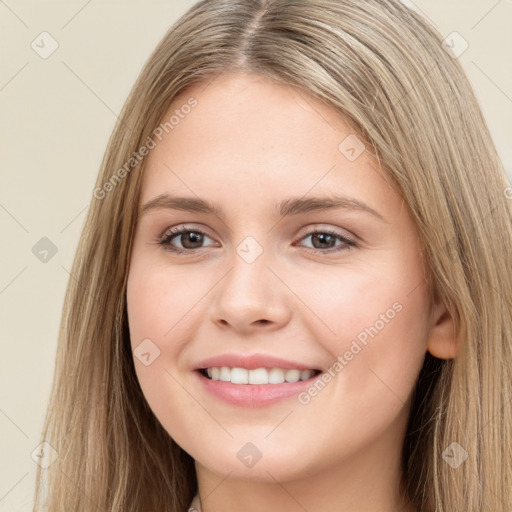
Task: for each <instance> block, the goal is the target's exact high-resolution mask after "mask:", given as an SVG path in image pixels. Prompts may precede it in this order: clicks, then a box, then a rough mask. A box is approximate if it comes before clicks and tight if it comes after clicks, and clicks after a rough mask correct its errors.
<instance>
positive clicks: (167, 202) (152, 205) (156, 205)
mask: <svg viewBox="0 0 512 512" xmlns="http://www.w3.org/2000/svg"><path fill="white" fill-rule="evenodd" d="M276 207H277V205H276ZM157 209H168V210H181V211H186V212H199V213H207V214H213V215H215V216H217V217H219V218H220V219H221V220H222V221H225V215H224V213H223V211H222V210H221V209H220V208H219V207H218V206H216V205H214V204H212V203H210V202H209V201H205V200H204V199H200V198H198V197H176V196H170V195H169V194H160V195H158V196H156V197H154V198H153V199H151V200H149V201H148V202H147V203H145V204H144V205H143V206H142V207H141V209H140V214H141V216H143V215H145V214H146V213H148V212H150V211H153V210H157ZM277 209H278V210H279V214H280V215H281V217H285V216H287V215H300V214H303V213H309V212H315V211H326V210H335V209H343V210H350V211H360V212H365V213H369V214H371V215H373V216H374V217H376V218H377V219H379V220H381V221H383V222H385V223H386V224H389V221H388V220H386V218H385V217H384V216H383V215H381V214H380V213H379V212H377V211H376V210H374V209H373V208H371V207H370V206H368V205H367V204H366V203H363V202H362V201H360V200H358V199H355V198H353V197H347V196H339V195H331V196H323V197H292V198H289V199H285V200H283V201H282V202H281V203H280V204H279V207H278V208H277Z"/></svg>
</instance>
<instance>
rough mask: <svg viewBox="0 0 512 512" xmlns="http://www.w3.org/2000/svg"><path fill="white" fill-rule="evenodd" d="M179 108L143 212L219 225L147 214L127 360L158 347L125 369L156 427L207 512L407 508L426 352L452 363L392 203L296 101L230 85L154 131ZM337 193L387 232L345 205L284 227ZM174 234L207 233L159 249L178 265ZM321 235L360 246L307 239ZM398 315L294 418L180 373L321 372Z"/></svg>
mask: <svg viewBox="0 0 512 512" xmlns="http://www.w3.org/2000/svg"><path fill="white" fill-rule="evenodd" d="M190 97H194V98H195V99H196V100H197V102H198V103H197V106H196V107H195V108H194V109H193V110H192V111H191V112H190V113H189V114H188V115H186V116H184V118H183V119H180V122H179V124H178V125H177V126H175V127H174V128H173V130H171V131H169V133H168V134H166V135H165V137H164V138H163V140H162V141H161V142H159V143H158V145H157V146H156V147H155V148H154V149H152V150H151V152H150V154H149V155H148V157H147V158H148V160H147V165H146V169H145V174H144V177H143V183H142V189H141V197H140V204H139V207H140V208H141V211H142V206H143V205H144V204H146V203H147V202H149V201H150V200H152V199H153V198H155V197H157V196H159V195H161V194H169V195H173V196H187V197H193V198H196V199H197V198H201V199H204V200H206V201H209V202H211V203H213V204H214V205H216V207H217V208H218V210H219V211H220V212H222V213H221V214H220V213H219V214H212V213H206V212H192V211H191V212H188V211H180V210H172V209H167V208H154V209H151V210H148V211H147V212H146V213H144V214H143V215H142V216H141V217H140V219H139V222H138V224H137V228H136V232H135V235H134V244H133V251H132V256H131V261H130V269H129V275H128V285H127V303H128V318H129V326H130V337H131V344H132V348H133V349H136V347H137V346H138V345H139V344H140V343H141V342H142V341H143V340H145V339H149V340H151V343H154V345H155V346H156V347H158V349H159V350H160V354H159V356H158V357H156V359H154V361H153V362H152V363H151V364H149V365H145V364H143V363H142V362H141V361H140V360H139V359H138V358H137V357H135V358H134V362H135V369H136V373H137V377H138V379H139V382H140V385H141V387H142V390H143V392H144V395H145V397H146V399H147V401H148V403H149V405H150V407H151V409H152V410H153V412H154V413H155V415H156V416H157V418H158V419H159V421H160V422H161V424H162V425H163V427H164V428H165V429H166V430H167V432H168V433H169V435H170V436H172V437H173V438H174V440H175V441H176V442H177V443H178V444H179V445H180V446H181V447H182V448H183V449H184V450H185V451H186V452H188V453H189V454H190V455H191V456H192V457H193V458H194V459H195V461H196V462H195V465H196V472H197V477H198V484H199V494H200V497H201V500H202V507H203V511H204V512H213V511H223V512H229V511H239V510H244V511H246V512H260V511H262V510H265V511H266V512H274V511H279V512H282V511H283V510H287V511H289V512H295V511H297V512H298V511H303V510H308V511H310V512H313V511H319V510H322V511H323V512H328V511H332V512H334V511H336V512H338V511H341V510H342V511H344V512H361V511H365V512H397V511H399V510H403V511H406V510H407V511H409V510H412V509H411V508H409V504H408V503H405V502H404V500H402V499H401V497H400V495H399V492H398V488H399V487H398V483H399V480H400V467H399V464H400V451H401V448H402V445H403V439H404V435H405V430H406V425H407V420H408V414H409V408H410V396H411V392H412V390H413V387H414V384H415V382H416V379H417V376H418V374H419V371H420V369H421V365H422V362H423V358H424V356H425V353H426V352H427V351H430V352H431V353H432V354H433V355H435V356H436V357H439V358H451V357H454V356H455V355H456V351H457V346H456V342H455V339H454V331H453V321H452V318H451V317H450V315H449V314H448V312H447V310H446V308H445V306H444V305H443V304H436V305H435V308H433V310H432V311H431V310H430V308H429V286H428V283H427V281H426V279H425V278H424V276H425V267H424V261H423V258H422V253H421V250H420V243H419V239H418V236H417V231H416V227H415V224H414V222H413V220H412V217H411V215H410V213H409V211H408V209H407V207H406V205H405V203H404V201H403V199H402V198H401V197H400V195H399V194H398V192H397V191H396V188H395V187H393V186H392V185H391V180H390V178H389V176H386V174H385V173H384V171H383V170H381V169H380V168H379V167H378V165H377V163H376V161H375V160H374V159H373V158H372V157H371V156H370V155H369V153H368V152H366V151H364V152H363V153H362V154H361V155H360V156H358V157H357V158H356V159H354V160H353V161H351V159H352V158H353V154H352V153H353V152H348V153H347V152H346V151H345V152H344V150H343V148H345V146H343V145H342V150H341V151H340V149H339V146H340V143H342V142H343V141H344V140H345V139H346V137H347V136H350V135H354V134H353V132H352V130H350V128H349V127H348V125H347V124H346V123H345V122H344V121H343V119H342V117H341V116H340V115H339V114H338V113H336V112H334V111H333V110H332V109H330V108H328V107H327V106H326V105H324V104H322V103H320V102H319V101H317V100H316V99H314V98H313V97H312V96H310V95H308V94H306V93H304V92H299V91H298V90H295V89H292V88H290V87H287V86H284V85H280V84H277V83H275V82H273V81H270V80H269V79H267V78H264V77H262V76H259V75H256V74H250V73H242V72H238V73H226V74H223V75H220V76H219V77H217V78H216V79H214V80H213V81H212V82H208V83H202V84H195V85H194V86H192V87H191V88H189V89H187V90H186V91H182V93H181V94H180V95H179V96H178V97H176V98H175V100H174V101H173V103H172V105H171V106H170V108H169V111H168V114H166V116H165V119H169V117H170V116H171V115H172V113H173V112H174V111H175V110H176V109H177V108H178V109H179V108H180V107H181V105H184V104H185V103H186V102H187V100H188V99H189V98H190ZM350 140H354V139H350ZM347 155H348V156H349V157H350V158H347ZM126 179H130V178H126ZM332 194H337V195H343V196H349V197H351V198H353V199H357V200H358V201H361V202H364V203H365V204H366V205H368V206H369V207H370V208H372V209H373V210H375V211H376V212H378V213H379V214H380V215H381V216H382V217H383V219H381V218H379V217H378V216H375V215H372V214H370V213H368V212H365V211H361V210H349V209H346V208H338V209H333V210H325V211H310V212H306V213H300V214H296V215H293V214H289V215H286V216H284V217H282V218H281V217H280V215H279V208H278V206H276V205H279V203H280V202H281V201H284V200H285V199H290V198H306V197H319V196H329V195H332ZM217 213H218V212H217ZM181 227H186V228H187V229H189V230H190V231H191V232H192V233H194V232H196V231H194V230H197V229H199V230H200V231H203V232H204V233H205V236H204V237H203V238H201V237H200V235H197V234H196V235H193V234H192V235H191V233H188V236H187V235H177V236H174V238H171V239H169V238H167V246H171V247H175V248H178V249H182V250H183V251H185V252H182V253H179V254H177V253H173V252H171V251H170V250H168V249H166V246H164V245H161V244H159V243H158V242H159V241H160V240H162V238H165V235H166V234H169V229H170V228H181ZM325 229H327V230H329V231H331V230H334V231H335V232H336V233H337V234H339V236H341V237H346V238H350V239H352V240H354V241H355V242H356V245H355V246H351V245H348V244H347V243H345V242H343V241H342V240H340V239H338V238H337V236H331V237H329V236H328V235H323V237H322V235H320V237H319V238H318V237H316V238H315V236H314V235H312V234H311V233H312V232H313V231H314V230H318V231H320V232H322V230H325ZM247 237H252V239H254V240H255V241H256V242H257V244H258V245H254V246H247V247H252V249H250V250H252V251H255V250H257V249H255V248H254V247H261V249H262V252H261V254H259V256H258V257H257V258H256V259H255V260H254V261H253V262H251V263H248V262H247V261H246V260H245V259H244V258H242V257H241V256H240V252H239V250H240V247H244V245H243V244H242V245H240V244H241V243H242V242H244V241H247V240H246V239H247ZM237 248H238V250H237ZM253 254H254V253H253ZM395 303H398V304H399V305H401V310H400V312H398V313H397V314H396V315H394V318H392V319H391V320H389V321H388V322H386V323H385V326H384V327H383V328H381V329H379V330H378V334H377V335H374V336H373V337H368V343H367V345H366V346H364V348H363V349H362V350H360V351H359V352H358V353H357V354H356V355H354V357H353V358H352V359H351V360H350V361H348V362H347V364H346V365H344V366H343V369H342V371H339V372H337V373H336V376H335V377H334V378H333V379H332V380H331V381H330V382H329V383H328V384H327V385H326V386H325V387H324V388H323V389H322V390H321V391H320V392H319V393H318V394H317V395H316V396H314V397H313V398H312V399H311V401H310V402H309V403H307V404H301V403H300V402H299V401H298V399H297V397H296V396H295V397H291V398H287V399H285V400H283V401H281V402H278V403H275V404H273V405H269V406H264V407H255V408H253V407H239V406H235V405H230V404H227V403H225V402H223V401H221V400H219V399H218V398H216V397H215V396H212V395H211V394H209V393H207V392H206V391H205V390H204V389H203V387H202V386H201V385H200V384H201V382H200V381H199V379H198V376H197V374H196V373H195V372H194V371H193V368H194V365H195V364H196V363H198V362H199V361H200V360H202V359H204V358H207V357H210V356H214V355H218V354H223V353H227V352H233V353H237V354H252V353H260V354H271V355H273V356H276V357H281V358H284V359H291V360H293V361H298V362H302V363H304V364H306V365H307V366H309V367H310V368H317V369H321V370H322V371H323V372H327V371H328V369H329V368H330V367H332V366H333V363H335V361H336V358H337V357H338V356H339V355H343V354H344V353H346V351H347V350H349V349H350V346H351V343H352V342H353V341H354V340H355V339H357V336H358V334H360V333H361V332H363V331H364V330H365V328H368V327H370V326H374V325H376V321H377V320H379V318H382V317H381V316H380V315H381V314H385V312H386V311H388V310H389V309H390V308H392V305H393V304H395ZM378 325H381V324H378ZM146 343H147V342H146ZM248 442H250V443H252V444H253V445H255V446H256V447H257V449H258V450H259V452H261V455H262V457H261V459H260V460H259V461H258V462H257V463H256V464H254V465H253V466H252V467H248V466H246V465H245V464H244V463H242V461H241V460H240V458H239V457H238V456H237V452H238V451H239V450H240V449H241V448H242V447H243V446H244V445H246V443H248Z"/></svg>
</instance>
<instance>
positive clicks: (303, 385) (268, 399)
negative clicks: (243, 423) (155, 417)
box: [194, 370, 319, 407]
mask: <svg viewBox="0 0 512 512" xmlns="http://www.w3.org/2000/svg"><path fill="white" fill-rule="evenodd" d="M194 373H196V374H197V376H198V378H199V380H200V381H201V383H202V385H203V386H204V387H205V389H206V390H207V391H208V392H209V393H211V394H212V395H214V396H215V397H217V398H219V399H221V400H222V401H224V402H227V403H228V404H230V405H236V406H239V407H263V406H265V405H271V404H274V403H276V402H280V401H281V400H284V399H286V398H290V397H292V396H297V395H298V394H299V393H300V392H302V391H304V390H305V389H307V388H308V387H309V386H311V384H312V383H313V381H315V380H316V379H317V378H318V376H319V375H314V376H313V377H311V378H309V379H307V380H301V381H298V382H284V383H282V384H233V383H231V382H225V381H222V380H211V379H209V378H208V377H205V376H204V375H203V374H202V373H201V372H199V371H197V370H196V371H195V372H194Z"/></svg>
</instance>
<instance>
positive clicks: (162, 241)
mask: <svg viewBox="0 0 512 512" xmlns="http://www.w3.org/2000/svg"><path fill="white" fill-rule="evenodd" d="M185 233H198V234H200V235H204V236H207V237H208V238H211V237H209V236H208V234H207V233H205V232H204V231H202V230H201V229H188V228H172V229H171V230H169V231H168V232H167V233H166V234H165V235H164V236H163V238H159V239H157V242H158V244H159V245H162V246H163V247H164V249H165V250H166V251H169V252H172V253H175V254H182V253H185V252H188V253H189V254H193V253H195V252H196V251H198V250H200V249H202V247H198V248H196V249H180V248H179V247H174V246H172V245H171V240H172V239H173V238H175V237H176V236H178V235H182V234H185ZM316 233H320V234H326V235H331V236H333V237H335V238H337V239H338V240H340V241H342V242H343V243H344V244H345V245H344V246H338V247H337V248H333V247H331V248H330V249H312V248H310V247H306V249H309V251H310V252H313V253H321V254H326V253H333V252H339V251H346V250H350V249H351V248H352V247H357V244H356V242H355V241H354V240H352V239H351V238H347V237H346V236H343V235H340V234H339V233H337V232H336V231H333V230H331V229H315V230H313V231H310V232H309V233H307V234H306V235H304V236H303V237H301V238H299V240H302V239H304V238H307V237H309V236H311V235H314V234H316Z"/></svg>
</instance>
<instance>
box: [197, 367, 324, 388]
mask: <svg viewBox="0 0 512 512" xmlns="http://www.w3.org/2000/svg"><path fill="white" fill-rule="evenodd" d="M314 373H315V372H314V370H296V369H293V370H283V369H281V368H271V369H267V368H256V369H254V370H247V369H246V368H229V367H227V366H222V367H220V368H219V367H213V368H207V369H206V374H207V375H208V377H210V379H212V380H222V381H224V382H231V383H232V384H282V383H283V382H298V381H299V380H307V379H310V378H311V377H312V376H313V375H314Z"/></svg>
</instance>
